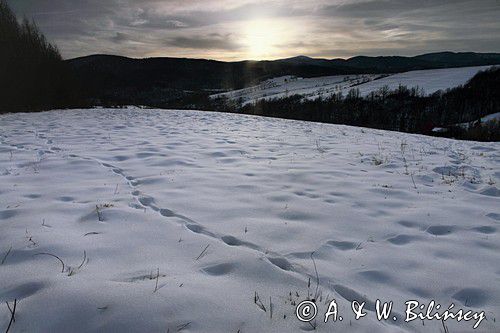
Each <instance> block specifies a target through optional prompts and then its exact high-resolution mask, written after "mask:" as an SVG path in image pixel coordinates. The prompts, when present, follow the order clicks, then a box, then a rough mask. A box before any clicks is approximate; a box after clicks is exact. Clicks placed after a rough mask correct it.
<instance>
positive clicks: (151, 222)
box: [0, 109, 500, 332]
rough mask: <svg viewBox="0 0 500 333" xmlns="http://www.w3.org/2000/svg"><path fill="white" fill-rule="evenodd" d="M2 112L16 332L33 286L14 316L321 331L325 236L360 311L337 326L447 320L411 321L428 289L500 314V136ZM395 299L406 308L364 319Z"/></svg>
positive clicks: (492, 323)
mask: <svg viewBox="0 0 500 333" xmlns="http://www.w3.org/2000/svg"><path fill="white" fill-rule="evenodd" d="M0 128H1V131H0V261H1V262H0V263H1V265H0V303H1V305H0V327H1V328H2V329H3V328H5V327H6V326H7V324H8V322H9V318H10V312H9V310H8V308H7V306H6V305H5V302H10V304H11V305H12V301H13V300H14V299H18V300H19V302H18V304H17V311H16V314H17V315H16V322H15V323H14V326H13V328H12V332H21V331H29V332H37V331H39V332H96V331H100V332H102V331H115V332H117V331H127V332H132V331H136V332H137V331H144V332H177V331H181V332H238V331H239V332H301V331H310V330H311V326H310V325H308V324H304V323H301V322H299V321H298V320H297V319H296V318H295V317H294V311H295V307H294V304H296V303H298V302H299V301H301V300H304V299H306V298H307V297H308V294H309V295H313V294H315V293H316V282H315V281H316V274H315V269H314V262H313V261H312V259H311V253H312V252H314V256H313V257H314V258H315V264H316V266H317V271H318V274H319V281H320V283H319V288H318V292H319V294H320V296H319V297H318V306H319V309H320V312H321V313H322V312H325V311H326V304H327V303H328V302H329V301H330V300H332V299H333V298H335V299H336V300H337V302H338V304H339V311H340V314H341V315H342V316H343V317H344V318H345V320H344V321H342V322H340V321H339V322H336V323H333V322H330V323H328V324H324V323H322V322H321V319H320V318H318V322H317V325H318V326H317V331H318V332H331V331H332V330H335V331H339V332H350V331H352V332H430V331H432V332H439V331H440V330H441V329H442V323H441V322H440V321H426V322H425V323H422V322H421V321H420V320H417V321H413V322H411V323H408V324H407V323H404V322H403V320H402V319H403V316H404V309H405V308H404V302H405V301H407V300H413V299H416V300H419V301H421V302H426V303H427V302H429V301H430V300H436V301H437V302H439V303H440V304H442V305H443V307H448V305H449V304H451V303H455V305H456V308H470V309H473V310H475V311H482V310H484V311H485V313H486V318H487V320H485V321H483V322H482V323H481V325H480V327H479V329H478V330H477V331H479V332H495V331H499V330H500V326H499V325H500V322H499V319H500V318H499V317H498V315H499V313H500V283H498V282H499V280H500V267H499V265H498V263H499V262H500V261H499V259H500V258H499V256H500V255H499V254H500V233H499V229H500V209H499V207H500V205H499V203H500V198H499V196H500V190H499V185H498V184H499V182H500V169H499V163H500V144H499V143H476V142H461V141H453V140H448V139H441V138H432V137H425V136H419V135H409V134H403V133H396V132H388V131H379V130H373V129H361V128H355V127H348V126H338V125H328V124H317V123H308V122H301V121H289V120H281V119H271V118H259V117H251V116H245V115H236V114H222V113H210V112H196V111H165V110H139V109H128V110H108V109H94V110H67V111H51V112H43V113H33V114H5V115H1V116H0ZM48 254H51V255H56V256H58V257H59V258H60V259H61V260H63V262H64V265H65V266H64V269H63V267H62V265H61V263H60V262H59V261H58V260H57V259H56V258H55V257H52V256H51V255H48ZM309 280H310V281H311V286H310V287H309V288H308V281H309ZM256 293H257V295H258V298H259V301H258V302H257V303H259V304H260V305H262V306H259V305H257V304H255V295H256ZM377 299H381V300H383V301H390V300H392V301H394V313H395V314H396V315H397V316H398V318H399V319H398V320H397V321H392V320H389V321H387V322H385V321H382V322H379V321H377V320H376V319H375V314H374V313H373V312H372V311H368V315H367V317H365V318H363V319H360V320H359V321H356V320H354V319H353V314H352V312H351V310H350V301H352V300H359V301H360V302H362V301H365V302H367V303H366V304H367V308H368V309H369V310H373V302H375V301H376V300H377ZM260 302H261V303H262V304H261V303H260ZM270 304H272V316H271V311H270V308H271V306H270ZM263 309H265V310H266V311H264V310H263ZM423 324H425V326H423ZM472 325H473V322H463V321H462V322H460V323H457V322H454V321H453V320H449V321H447V322H446V326H447V327H448V329H449V331H450V332H467V331H472Z"/></svg>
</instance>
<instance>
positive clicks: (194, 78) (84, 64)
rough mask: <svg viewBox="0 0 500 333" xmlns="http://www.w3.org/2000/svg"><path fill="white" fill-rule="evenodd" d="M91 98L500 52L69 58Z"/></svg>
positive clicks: (492, 61)
mask: <svg viewBox="0 0 500 333" xmlns="http://www.w3.org/2000/svg"><path fill="white" fill-rule="evenodd" d="M66 62H67V63H68V64H69V66H70V67H72V68H73V69H74V71H75V72H76V74H77V75H78V77H79V78H80V80H81V84H82V91H83V92H84V93H85V94H86V96H87V97H88V98H90V99H91V100H95V101H96V102H98V103H108V104H113V103H115V104H146V105H157V106H160V105H166V104H168V103H169V102H170V101H174V100H179V99H183V98H185V97H186V96H187V95H190V94H192V93H193V92H198V93H199V92H201V91H212V92H213V91H217V90H232V89H240V88H244V87H247V86H251V85H254V84H257V83H258V82H261V81H263V80H266V79H269V78H273V77H278V76H284V75H295V76H301V77H318V76H329V75H342V74H364V73H366V74H368V73H397V72H405V71H410V70H418V69H435V68H447V67H465V66H481V65H496V64H500V54H498V53H452V52H442V53H432V54H424V55H420V56H416V57H398V56H390V57H365V56H358V57H354V58H351V59H347V60H344V59H333V60H328V59H314V58H309V57H305V56H299V57H294V58H288V59H281V60H274V61H239V62H222V61H214V60H205V59H186V58H147V59H131V58H126V57H119V56H112V55H92V56H87V57H81V58H76V59H71V60H67V61H66Z"/></svg>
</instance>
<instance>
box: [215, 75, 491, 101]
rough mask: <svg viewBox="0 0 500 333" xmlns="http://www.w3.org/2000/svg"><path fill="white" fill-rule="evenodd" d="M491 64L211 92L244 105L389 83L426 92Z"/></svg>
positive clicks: (364, 91) (291, 80) (279, 81)
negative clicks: (219, 92) (218, 92)
mask: <svg viewBox="0 0 500 333" xmlns="http://www.w3.org/2000/svg"><path fill="white" fill-rule="evenodd" d="M490 67H491V66H476V67H461V68H445V69H430V70H418V71H410V72H405V73H399V74H393V75H388V74H364V75H339V76H325V77H317V78H308V79H304V78H297V77H292V76H283V77H279V78H275V79H270V80H267V81H264V82H263V83H261V84H259V85H257V86H254V87H249V88H245V89H240V90H234V91H230V92H226V93H221V94H216V95H212V96H211V97H212V98H220V97H225V98H228V99H230V100H237V101H240V100H241V101H242V104H243V105H246V104H249V103H255V102H256V101H259V100H272V99H279V98H284V97H289V96H292V95H301V96H304V98H306V99H312V100H314V99H317V98H320V97H321V98H328V97H330V96H332V95H334V94H337V93H339V92H341V93H342V94H343V95H344V96H345V95H346V94H347V93H348V92H349V90H351V89H356V88H357V89H359V91H360V94H361V96H363V97H365V96H368V95H369V94H370V93H372V92H377V91H378V90H380V89H381V88H383V87H385V86H387V87H388V88H389V90H395V89H397V88H398V87H399V86H400V85H401V86H406V87H408V88H413V87H418V88H420V89H422V90H423V92H424V93H425V94H432V93H435V92H436V91H439V90H446V89H449V88H454V87H458V86H460V85H463V84H465V83H467V81H469V80H470V79H471V78H472V77H474V75H476V74H477V73H478V72H479V71H482V70H486V69H488V68H490Z"/></svg>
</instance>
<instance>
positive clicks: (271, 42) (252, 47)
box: [243, 19, 290, 60]
mask: <svg viewBox="0 0 500 333" xmlns="http://www.w3.org/2000/svg"><path fill="white" fill-rule="evenodd" d="M243 35H244V40H243V43H244V45H245V46H246V48H247V54H248V58H249V59H254V60H259V59H271V58H274V57H276V56H277V53H280V51H281V50H280V49H281V48H282V47H283V44H284V43H285V41H286V40H288V39H289V37H290V36H289V30H287V25H283V23H279V22H276V20H270V19H265V20H264V19H261V20H252V21H248V22H246V23H245V25H244V29H243Z"/></svg>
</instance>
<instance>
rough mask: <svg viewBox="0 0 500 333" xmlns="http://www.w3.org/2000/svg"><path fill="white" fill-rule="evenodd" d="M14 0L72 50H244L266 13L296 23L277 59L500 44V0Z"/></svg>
mask: <svg viewBox="0 0 500 333" xmlns="http://www.w3.org/2000/svg"><path fill="white" fill-rule="evenodd" d="M7 2H8V3H9V4H10V5H11V6H12V7H13V9H14V10H15V11H16V13H17V14H18V15H19V16H20V17H22V16H23V15H26V16H27V17H28V18H31V17H33V18H34V19H35V20H36V21H37V23H38V25H39V27H40V28H41V29H42V31H43V32H44V33H45V34H46V35H47V37H48V38H49V40H51V41H53V42H55V43H56V44H57V45H58V46H59V49H60V50H61V51H62V53H63V56H64V57H66V58H70V57H76V56H81V55H86V54H91V53H115V54H121V55H126V56H134V57H145V56H152V55H155V56H161V55H163V56H195V57H211V58H217V59H244V58H246V57H248V56H249V55H248V54H246V53H245V50H247V49H249V48H248V45H245V41H246V40H248V38H247V37H248V36H247V35H248V31H246V29H245V27H246V26H247V25H248V24H247V22H251V21H254V20H262V19H265V20H267V21H269V22H271V23H273V22H274V23H273V24H281V22H288V23H287V25H286V26H287V27H288V26H290V27H296V29H294V31H293V32H292V31H290V33H289V36H288V37H289V38H286V40H282V41H280V42H279V43H274V44H279V45H276V47H275V49H276V50H275V53H273V54H266V56H269V57H274V58H276V57H282V56H284V57H287V56H295V55H298V54H305V55H310V56H319V55H320V56H322V57H327V58H334V57H338V56H342V57H349V56H355V55H358V54H366V55H378V54H381V55H386V54H404V55H412V54H417V53H425V52H429V51H441V50H451V51H479V52H500V24H499V23H498V17H500V5H499V2H498V0H421V1H415V0H307V1H305V0H303V1H300V0H205V1H198V0H106V1H102V0H7ZM277 22H280V23H277ZM263 28H265V27H263ZM274 30H276V31H278V30H279V29H274ZM290 30H293V29H290ZM270 31H271V30H270Z"/></svg>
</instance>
